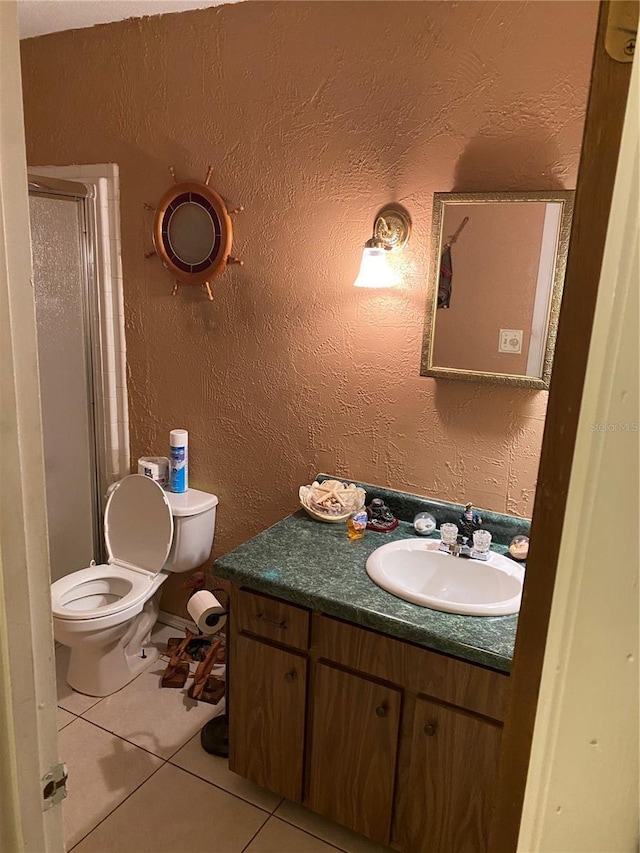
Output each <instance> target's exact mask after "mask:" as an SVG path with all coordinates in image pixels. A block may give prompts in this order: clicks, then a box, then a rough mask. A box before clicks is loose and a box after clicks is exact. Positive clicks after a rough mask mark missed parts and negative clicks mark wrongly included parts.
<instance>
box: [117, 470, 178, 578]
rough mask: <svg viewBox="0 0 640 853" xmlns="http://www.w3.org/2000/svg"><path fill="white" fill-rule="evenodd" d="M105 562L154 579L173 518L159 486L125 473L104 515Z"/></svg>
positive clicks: (168, 542) (170, 534)
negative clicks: (106, 554)
mask: <svg viewBox="0 0 640 853" xmlns="http://www.w3.org/2000/svg"><path fill="white" fill-rule="evenodd" d="M104 539H105V543H106V545H107V553H108V554H109V563H112V564H113V563H115V564H116V565H120V566H126V567H127V568H130V569H134V570H136V571H139V572H144V573H145V574H148V575H152V576H155V575H157V574H158V572H159V571H160V569H161V568H162V567H163V566H164V564H165V563H166V561H167V557H168V556H169V551H170V550H171V542H172V540H173V515H172V514H171V507H170V506H169V501H168V499H167V496H166V495H165V493H164V490H163V488H162V486H159V485H158V484H157V483H155V482H154V481H153V480H152V479H151V478H150V477H143V476H142V475H141V474H129V476H128V477H124V478H123V479H122V480H120V482H119V483H117V484H116V486H115V488H114V489H113V491H112V492H111V495H110V496H109V500H108V501H107V508H106V510H105V513H104Z"/></svg>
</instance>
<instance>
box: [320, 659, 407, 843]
mask: <svg viewBox="0 0 640 853" xmlns="http://www.w3.org/2000/svg"><path fill="white" fill-rule="evenodd" d="M401 696H402V694H401V691H400V690H398V689H396V688H394V687H389V686H388V685H384V684H379V683H378V682H375V681H371V680H370V679H368V678H363V677H361V676H358V675H352V674H350V673H346V672H343V671H342V670H339V669H336V668H335V667H332V666H328V665H327V664H324V663H319V664H318V665H317V667H316V672H315V684H314V700H313V734H312V740H311V764H310V772H309V797H308V802H307V805H309V806H310V807H311V808H312V809H314V810H315V811H317V812H320V813H321V814H323V815H325V816H326V817H328V818H331V820H335V821H337V822H338V823H341V824H343V825H344V826H348V827H350V828H351V829H354V830H356V832H361V833H362V834H363V835H367V836H368V837H369V838H373V839H375V840H376V841H381V842H383V843H387V842H388V840H389V832H390V826H391V812H392V806H393V792H394V781H395V768H396V753H397V748H398V734H399V728H400V707H401Z"/></svg>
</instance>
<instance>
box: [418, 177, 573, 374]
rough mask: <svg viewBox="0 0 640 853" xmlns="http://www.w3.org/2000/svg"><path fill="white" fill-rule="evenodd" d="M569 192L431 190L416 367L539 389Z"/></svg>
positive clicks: (550, 339) (557, 296)
mask: <svg viewBox="0 0 640 853" xmlns="http://www.w3.org/2000/svg"><path fill="white" fill-rule="evenodd" d="M572 205H573V192H570V191H555V192H530V193H473V194H467V193H436V194H435V196H434V211H433V228H432V243H431V258H430V270H431V275H430V295H429V304H428V308H427V316H426V322H425V335H424V344H423V359H422V371H421V372H422V374H423V375H426V376H437V377H443V378H449V379H464V380H468V381H487V382H494V383H496V382H497V383H501V384H514V385H520V386H521V387H530V388H548V385H549V377H550V373H551V366H552V362H553V344H554V342H555V330H556V326H557V317H558V310H559V306H560V300H561V296H562V283H563V280H564V271H565V265H566V255H567V247H568V240H569V229H570V225H571V211H572Z"/></svg>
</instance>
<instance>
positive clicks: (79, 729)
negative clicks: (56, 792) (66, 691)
mask: <svg viewBox="0 0 640 853" xmlns="http://www.w3.org/2000/svg"><path fill="white" fill-rule="evenodd" d="M58 750H59V755H60V760H61V761H64V762H65V763H66V765H67V768H68V771H69V781H68V782H67V790H68V792H69V795H68V797H67V799H66V800H64V802H63V804H62V817H63V823H64V835H65V842H66V845H67V849H70V848H71V847H72V846H73V845H74V844H76V843H77V842H78V841H80V839H81V838H83V837H84V836H85V835H86V834H87V833H88V832H90V831H91V830H92V829H93V828H94V827H95V826H96V825H97V824H98V823H99V822H100V821H101V820H102V819H103V818H104V817H106V816H107V815H108V814H109V812H111V811H112V810H113V809H115V808H116V806H118V805H119V803H121V802H122V801H123V800H124V799H125V798H126V797H127V796H128V795H129V794H130V793H131V792H132V791H133V790H135V788H137V786H138V785H140V784H141V783H142V782H144V781H145V779H148V778H149V776H150V775H151V774H152V773H153V772H154V770H156V769H157V768H158V767H159V766H160V765H161V764H162V761H161V760H160V759H159V758H156V757H155V756H153V755H149V753H148V752H145V751H144V750H142V749H138V747H136V746H133V745H132V744H130V743H127V742H126V741H123V740H121V739H120V738H117V737H114V735H111V734H109V733H108V732H105V731H103V730H102V729H99V728H96V726H92V725H91V723H87V722H85V720H82V719H80V718H77V719H75V720H74V721H73V722H72V723H69V725H68V726H65V727H64V729H62V731H61V732H60V736H59V738H58Z"/></svg>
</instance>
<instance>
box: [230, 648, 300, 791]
mask: <svg viewBox="0 0 640 853" xmlns="http://www.w3.org/2000/svg"><path fill="white" fill-rule="evenodd" d="M233 652H234V654H233V657H232V659H231V661H230V673H229V691H230V704H229V708H230V711H229V767H230V769H231V770H233V771H234V773H239V774H240V776H244V777H245V778H247V779H251V781H253V782H256V784H258V785H262V786H263V787H264V788H268V789H269V790H270V791H274V792H275V793H276V794H281V795H282V796H283V797H287V798H288V799H290V800H298V801H300V800H301V799H302V768H303V756H304V724H305V713H306V694H307V660H306V658H305V656H304V655H301V654H297V653H296V652H289V651H283V650H282V649H277V648H275V647H273V646H269V645H267V644H266V643H261V642H259V641H258V640H250V639H248V638H247V637H242V636H238V637H236V639H235V643H234V646H233Z"/></svg>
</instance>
